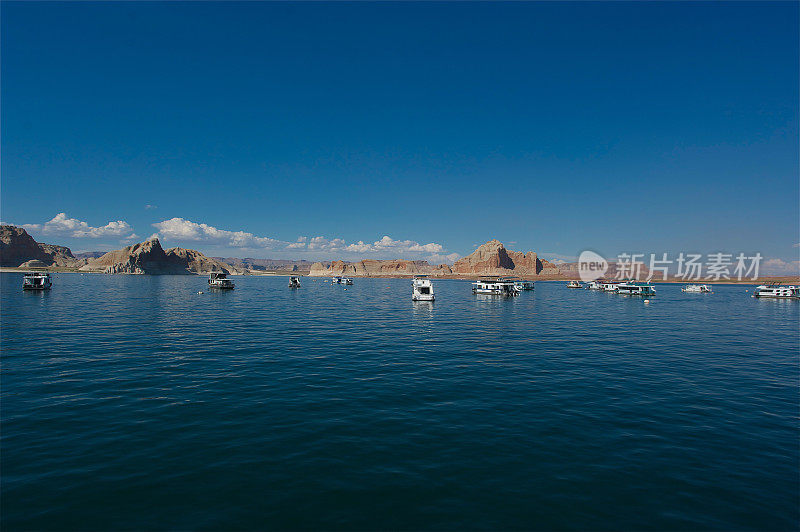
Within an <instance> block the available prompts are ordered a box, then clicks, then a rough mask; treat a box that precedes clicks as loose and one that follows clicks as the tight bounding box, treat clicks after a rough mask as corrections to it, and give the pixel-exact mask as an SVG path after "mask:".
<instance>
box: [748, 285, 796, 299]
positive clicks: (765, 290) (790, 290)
mask: <svg viewBox="0 0 800 532" xmlns="http://www.w3.org/2000/svg"><path fill="white" fill-rule="evenodd" d="M753 297H770V298H777V299H800V286H782V285H781V284H780V283H777V282H774V283H767V284H762V285H761V286H758V287H756V290H755V293H754V294H753Z"/></svg>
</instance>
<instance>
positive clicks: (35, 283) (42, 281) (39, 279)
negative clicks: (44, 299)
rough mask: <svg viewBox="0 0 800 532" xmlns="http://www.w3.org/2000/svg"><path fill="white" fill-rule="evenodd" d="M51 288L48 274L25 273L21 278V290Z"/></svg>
mask: <svg viewBox="0 0 800 532" xmlns="http://www.w3.org/2000/svg"><path fill="white" fill-rule="evenodd" d="M51 286H52V282H51V281H50V274H49V273H45V272H36V273H26V274H25V275H24V277H23V278H22V289H23V290H47V289H49V288H50V287H51Z"/></svg>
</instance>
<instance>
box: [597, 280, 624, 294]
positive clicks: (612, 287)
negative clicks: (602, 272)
mask: <svg viewBox="0 0 800 532" xmlns="http://www.w3.org/2000/svg"><path fill="white" fill-rule="evenodd" d="M619 284H620V283H619V281H601V282H600V287H601V288H600V289H601V290H603V291H604V292H616V291H617V287H618V286H619Z"/></svg>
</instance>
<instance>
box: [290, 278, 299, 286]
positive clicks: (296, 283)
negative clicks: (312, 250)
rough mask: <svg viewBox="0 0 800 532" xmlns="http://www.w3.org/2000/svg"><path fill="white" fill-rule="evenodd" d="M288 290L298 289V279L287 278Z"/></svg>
mask: <svg viewBox="0 0 800 532" xmlns="http://www.w3.org/2000/svg"><path fill="white" fill-rule="evenodd" d="M289 288H300V278H299V277H294V276H293V277H289Z"/></svg>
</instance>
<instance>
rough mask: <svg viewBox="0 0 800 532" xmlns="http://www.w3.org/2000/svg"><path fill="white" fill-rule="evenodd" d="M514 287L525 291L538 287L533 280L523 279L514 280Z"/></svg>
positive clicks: (519, 290)
mask: <svg viewBox="0 0 800 532" xmlns="http://www.w3.org/2000/svg"><path fill="white" fill-rule="evenodd" d="M514 287H515V288H516V289H517V292H525V291H527V290H533V289H534V288H536V285H535V284H534V282H533V281H523V280H521V279H517V280H515V281H514Z"/></svg>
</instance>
